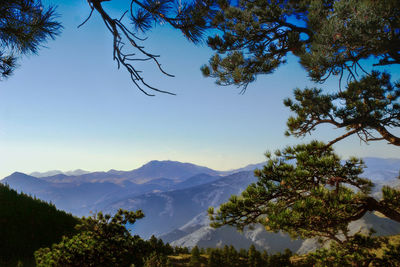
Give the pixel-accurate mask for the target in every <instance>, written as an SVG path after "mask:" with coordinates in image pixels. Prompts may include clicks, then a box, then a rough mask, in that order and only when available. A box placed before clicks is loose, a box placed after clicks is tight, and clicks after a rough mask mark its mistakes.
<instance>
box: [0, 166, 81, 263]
mask: <svg viewBox="0 0 400 267" xmlns="http://www.w3.org/2000/svg"><path fill="white" fill-rule="evenodd" d="M13 177H14V178H15V179H19V180H23V181H24V182H27V181H28V182H32V181H34V180H33V179H31V178H30V177H29V176H27V177H25V176H23V175H21V174H19V173H15V174H14V176H13ZM35 179H36V178H35ZM0 203H1V205H0V237H1V242H0V266H19V265H18V264H17V261H18V260H21V261H22V263H23V266H35V264H34V258H33V252H34V251H36V250H37V249H39V248H41V247H48V246H51V245H52V244H53V243H58V242H60V241H61V238H62V236H63V235H70V234H72V233H74V226H75V225H76V224H77V223H78V219H77V218H75V217H73V216H72V215H71V214H67V213H65V212H64V211H60V210H57V209H56V207H55V206H54V205H51V204H48V203H45V202H43V201H41V200H38V199H33V198H32V197H30V196H27V195H25V194H18V193H17V192H16V191H15V190H12V189H10V188H9V187H8V186H5V185H3V184H0Z"/></svg>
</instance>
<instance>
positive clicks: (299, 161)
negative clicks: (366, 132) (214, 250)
mask: <svg viewBox="0 0 400 267" xmlns="http://www.w3.org/2000/svg"><path fill="white" fill-rule="evenodd" d="M266 156H267V158H268V161H267V164H266V165H265V166H264V169H263V170H257V171H256V172H255V175H256V176H257V177H258V182H257V183H254V184H251V185H250V186H249V187H248V188H247V189H246V190H245V191H244V192H243V193H242V194H241V196H240V197H237V196H232V197H231V198H230V200H229V202H227V203H225V204H223V205H221V207H220V209H219V210H218V212H217V214H216V215H214V211H213V209H212V208H211V209H210V214H211V220H213V226H221V225H224V224H228V225H233V226H236V227H238V228H239V229H243V228H244V227H245V226H246V225H249V224H251V223H261V224H263V225H264V226H265V227H266V229H268V230H270V231H275V232H277V231H280V230H282V231H285V232H287V233H288V234H290V235H291V236H292V237H294V238H296V237H302V238H310V237H315V236H319V237H325V238H329V239H333V240H336V241H337V242H341V240H340V239H339V238H338V237H337V236H338V235H339V234H340V235H344V237H348V234H349V229H348V224H349V223H350V222H352V221H354V220H357V219H359V218H361V217H362V216H363V215H364V214H365V213H366V212H368V211H373V210H378V211H381V212H382V213H384V214H385V215H386V216H388V217H389V218H392V219H394V220H396V221H400V220H399V218H400V217H399V214H400V209H399V208H398V207H399V204H400V202H399V199H400V198H399V196H400V192H399V191H396V190H390V189H389V188H385V189H384V190H390V194H393V195H391V196H390V197H389V195H390V194H389V193H386V194H385V193H384V198H383V200H381V201H377V200H375V199H374V198H373V197H371V196H370V191H371V187H372V182H371V181H369V180H367V179H364V178H360V177H359V175H360V174H361V173H362V171H363V168H364V164H363V162H362V160H360V159H356V158H351V159H349V160H346V161H345V162H344V163H341V160H340V158H339V157H338V156H337V155H336V154H335V153H334V152H333V149H332V148H331V147H326V145H325V144H324V143H321V142H316V141H314V142H311V143H310V144H307V145H298V146H295V147H293V148H292V147H287V148H286V149H284V150H282V151H277V152H275V157H273V156H272V155H271V154H269V153H267V154H266ZM385 195H386V196H385Z"/></svg>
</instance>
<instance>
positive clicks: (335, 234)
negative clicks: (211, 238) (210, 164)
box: [202, 0, 400, 265]
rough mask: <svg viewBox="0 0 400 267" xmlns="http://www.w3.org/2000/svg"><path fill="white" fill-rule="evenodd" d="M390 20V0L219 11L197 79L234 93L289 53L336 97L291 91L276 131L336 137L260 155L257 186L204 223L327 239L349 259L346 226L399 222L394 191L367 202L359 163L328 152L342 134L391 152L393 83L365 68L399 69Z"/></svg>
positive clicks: (394, 15)
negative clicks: (371, 215) (371, 219)
mask: <svg viewBox="0 0 400 267" xmlns="http://www.w3.org/2000/svg"><path fill="white" fill-rule="evenodd" d="M399 14H400V6H399V5H398V1H395V0H388V1H373V0H365V1H357V0H338V1H330V0H326V1H307V0H303V1H266V0H261V1H256V2H254V1H245V0H242V1H238V3H237V4H232V5H224V6H220V9H219V11H218V14H217V15H216V16H215V20H214V21H213V23H214V25H215V27H216V28H218V29H219V30H220V32H218V33H217V35H215V36H213V37H210V38H209V39H208V45H209V46H210V47H211V48H212V49H214V50H215V51H216V54H215V55H214V56H213V57H212V58H211V59H210V61H209V64H208V65H205V66H203V67H202V71H203V74H204V75H205V76H208V77H213V78H216V80H217V83H218V84H221V85H229V84H234V85H237V86H240V87H242V89H243V90H242V92H244V91H245V90H246V88H247V86H248V85H249V84H250V83H251V82H254V81H255V80H256V77H257V75H260V74H270V73H272V72H273V71H274V70H276V69H277V68H278V67H279V66H281V65H282V64H284V63H285V62H286V59H287V56H288V55H295V56H296V57H298V58H299V59H300V64H301V65H302V66H303V67H304V68H305V69H306V70H307V71H308V75H309V76H310V77H311V79H312V80H313V81H315V82H320V83H322V82H324V81H326V80H327V79H328V78H329V77H331V76H337V78H338V80H339V82H338V89H337V90H336V92H334V90H330V92H329V93H325V92H324V91H323V90H322V89H319V88H305V89H296V90H295V91H294V99H286V100H285V102H284V104H285V105H286V106H287V107H289V108H290V110H291V111H292V112H293V113H294V115H293V116H292V117H290V118H289V120H288V122H287V126H288V130H287V132H286V134H287V135H291V136H295V137H302V136H305V135H306V134H310V133H312V132H313V131H314V130H315V129H316V128H317V127H318V126H319V125H321V124H331V125H333V126H335V127H336V128H341V129H343V130H344V131H345V133H344V134H342V135H340V136H338V137H337V138H335V139H334V140H332V141H330V142H329V143H327V144H325V143H322V142H318V141H312V142H310V143H308V144H302V145H297V146H293V147H287V148H285V149H282V150H278V151H276V152H275V155H272V153H269V152H268V153H266V157H267V164H266V165H265V166H264V168H263V169H261V170H257V171H256V172H255V175H256V177H257V178H258V181H257V182H256V183H254V184H251V185H250V186H249V187H248V188H247V189H246V190H245V191H244V192H243V193H242V194H241V195H240V196H232V197H231V198H230V200H229V202H227V203H225V204H223V205H221V207H220V208H219V209H218V211H216V212H214V210H213V209H210V216H211V220H212V225H213V226H215V227H219V226H222V225H233V226H235V227H237V228H238V229H243V228H244V227H245V226H247V225H249V224H253V223H260V224H262V225H264V226H265V228H266V229H267V230H269V231H275V232H276V231H284V232H286V233H288V234H290V235H291V236H292V237H294V238H295V237H303V238H307V237H319V238H320V240H321V241H326V240H330V241H333V243H332V244H334V245H333V247H332V249H334V246H336V245H337V246H339V247H341V248H342V249H345V250H346V251H347V253H350V254H351V253H352V252H351V251H349V248H350V247H351V244H352V242H353V241H354V239H355V238H356V236H353V235H351V234H350V233H349V224H350V223H351V222H353V221H355V220H357V219H360V218H362V216H364V215H365V214H366V213H367V212H373V211H380V212H381V213H383V214H384V215H385V216H386V217H388V218H390V219H392V220H394V221H397V222H400V208H399V207H400V191H399V190H398V189H395V188H391V187H388V186H384V187H383V188H382V198H381V199H376V198H375V197H374V196H373V195H371V189H372V187H373V186H374V185H373V183H372V182H371V181H370V180H368V179H365V178H361V177H362V172H363V169H364V168H365V165H364V163H363V161H362V160H361V159H357V158H350V159H349V160H346V161H341V159H340V158H339V156H338V155H337V154H335V153H334V151H333V148H332V146H333V145H334V144H335V143H336V142H339V141H341V140H343V139H344V138H347V137H348V136H350V135H356V136H358V137H359V138H360V140H362V141H364V142H366V143H368V142H376V141H380V140H384V141H387V142H388V143H389V144H392V145H395V146H399V145H400V137H399V136H396V133H397V132H398V131H397V130H398V127H399V126H400V82H396V81H393V80H392V78H391V75H390V73H388V72H379V71H378V70H376V69H374V68H375V67H376V66H386V65H389V66H391V65H395V64H400V31H399V28H400V16H399ZM221 34H222V35H221ZM364 59H369V60H368V61H363V60H364ZM371 62H372V63H371ZM365 65H366V66H365ZM365 69H373V70H372V71H371V72H367V71H366V70H365ZM360 72H361V74H359V73H360ZM343 85H344V86H343ZM364 237H365V236H364ZM372 239H374V238H372ZM375 241H376V240H375ZM394 251H395V249H394ZM285 255H286V254H285ZM324 255H327V254H324ZM388 255H390V253H389V252H388ZM285 257H286V256H285ZM353 260H354V262H352V264H356V265H357V264H362V262H361V261H360V262H357V257H353Z"/></svg>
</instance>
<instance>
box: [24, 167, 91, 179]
mask: <svg viewBox="0 0 400 267" xmlns="http://www.w3.org/2000/svg"><path fill="white" fill-rule="evenodd" d="M86 173H89V172H88V171H85V170H81V169H77V170H74V171H66V172H62V171H59V170H53V171H47V172H32V173H30V174H29V175H30V176H33V177H36V178H42V177H48V176H54V175H57V174H65V175H67V176H77V175H82V174H86Z"/></svg>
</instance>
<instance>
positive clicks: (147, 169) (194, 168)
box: [118, 160, 220, 183]
mask: <svg viewBox="0 0 400 267" xmlns="http://www.w3.org/2000/svg"><path fill="white" fill-rule="evenodd" d="M200 173H202V174H208V175H212V176H217V175H219V174H220V173H219V172H218V171H215V170H212V169H210V168H207V167H202V166H198V165H195V164H192V163H182V162H178V161H170V160H166V161H157V160H153V161H150V162H149V163H147V164H145V165H143V166H142V167H140V168H138V169H136V170H133V171H130V172H118V174H119V175H120V176H123V177H124V178H127V179H128V180H130V181H132V182H135V183H144V182H148V181H150V180H154V179H160V178H167V179H171V180H175V181H184V180H186V179H188V178H190V177H193V176H194V175H197V174H200Z"/></svg>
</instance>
